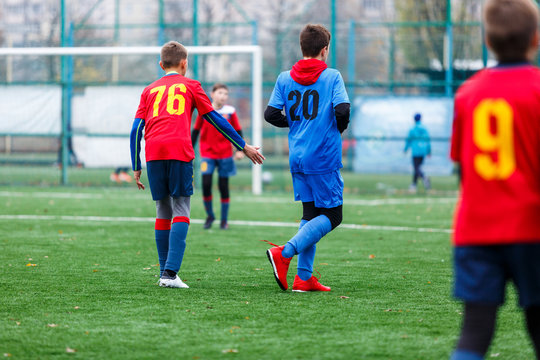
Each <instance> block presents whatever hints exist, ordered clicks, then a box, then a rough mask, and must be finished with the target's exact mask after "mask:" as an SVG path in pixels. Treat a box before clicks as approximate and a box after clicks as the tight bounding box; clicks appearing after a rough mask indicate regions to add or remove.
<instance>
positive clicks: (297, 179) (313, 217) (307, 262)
mask: <svg viewBox="0 0 540 360" xmlns="http://www.w3.org/2000/svg"><path fill="white" fill-rule="evenodd" d="M329 44H330V32H329V31H328V30H327V29H326V28H325V27H323V26H321V25H312V24H308V25H306V26H305V27H304V28H303V29H302V31H301V33H300V47H301V49H302V54H303V57H304V58H303V59H302V60H299V61H298V62H297V63H296V64H295V65H294V66H293V67H292V69H291V70H290V71H285V72H282V73H281V74H280V75H279V77H278V78H277V81H276V85H275V87H274V91H273V92H272V95H271V97H270V102H269V103H268V107H267V108H266V111H265V113H264V118H265V119H266V121H268V122H269V123H271V124H272V125H275V126H278V127H289V165H290V169H291V173H292V179H293V187H294V199H295V200H296V201H302V206H303V216H302V219H301V221H300V227H299V230H298V232H297V233H296V235H295V236H294V237H293V238H292V239H290V240H289V241H288V242H287V243H286V244H285V245H283V246H277V245H274V244H272V245H274V247H273V248H271V249H269V250H268V251H267V256H268V259H269V260H270V263H271V264H272V268H273V271H274V276H275V278H276V281H277V283H278V285H279V286H280V288H281V289H282V290H287V288H288V284H287V272H288V269H289V264H290V261H291V258H292V257H293V256H294V255H298V273H297V275H296V276H295V278H294V283H293V291H299V292H303V291H330V288H329V287H327V286H324V285H321V283H319V281H318V279H317V278H315V277H314V276H313V275H312V273H313V261H314V258H315V244H317V242H319V240H320V239H321V238H322V237H323V236H324V235H326V234H328V233H329V232H330V231H331V230H333V229H335V228H336V226H338V225H339V224H340V223H341V219H342V210H343V209H342V207H343V178H342V177H341V174H340V171H339V169H340V168H342V167H343V165H342V163H341V151H342V150H341V133H342V132H343V131H344V130H345V129H346V128H347V125H348V123H349V112H350V102H349V97H348V95H347V92H346V90H345V85H344V83H343V78H342V77H341V74H340V73H339V71H337V70H335V69H329V68H327V65H326V59H327V57H328V46H329ZM283 109H284V110H285V114H286V116H285V115H283V114H282V113H281V112H282V110H283Z"/></svg>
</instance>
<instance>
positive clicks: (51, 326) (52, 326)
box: [47, 324, 58, 328]
mask: <svg viewBox="0 0 540 360" xmlns="http://www.w3.org/2000/svg"><path fill="white" fill-rule="evenodd" d="M57 326H58V324H47V327H50V328H55V327H57Z"/></svg>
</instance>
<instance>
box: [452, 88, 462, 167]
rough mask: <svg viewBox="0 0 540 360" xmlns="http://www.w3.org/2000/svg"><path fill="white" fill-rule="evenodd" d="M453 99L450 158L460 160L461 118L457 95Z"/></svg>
mask: <svg viewBox="0 0 540 360" xmlns="http://www.w3.org/2000/svg"><path fill="white" fill-rule="evenodd" d="M455 99H456V100H455V101H454V122H453V123H452V140H451V143H450V158H451V159H452V160H453V161H455V162H460V161H461V138H462V136H463V134H462V132H461V123H462V121H463V119H462V118H461V115H460V103H459V97H458V96H456V98H455Z"/></svg>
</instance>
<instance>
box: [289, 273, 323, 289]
mask: <svg viewBox="0 0 540 360" xmlns="http://www.w3.org/2000/svg"><path fill="white" fill-rule="evenodd" d="M292 291H294V292H307V291H330V287H328V286H324V285H323V284H321V283H320V282H319V279H317V278H316V277H315V276H313V275H312V276H311V277H310V278H309V279H308V280H306V281H304V280H302V279H300V276H298V275H296V276H295V277H294V283H293V286H292Z"/></svg>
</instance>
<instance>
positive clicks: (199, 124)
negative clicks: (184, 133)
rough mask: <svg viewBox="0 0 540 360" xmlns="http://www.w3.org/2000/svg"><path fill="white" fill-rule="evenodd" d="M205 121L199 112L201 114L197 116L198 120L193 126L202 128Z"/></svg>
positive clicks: (198, 128)
mask: <svg viewBox="0 0 540 360" xmlns="http://www.w3.org/2000/svg"><path fill="white" fill-rule="evenodd" d="M203 122H204V119H203V118H202V116H201V114H200V113H199V115H198V116H197V120H195V126H194V127H193V129H195V130H201V128H202V126H203Z"/></svg>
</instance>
